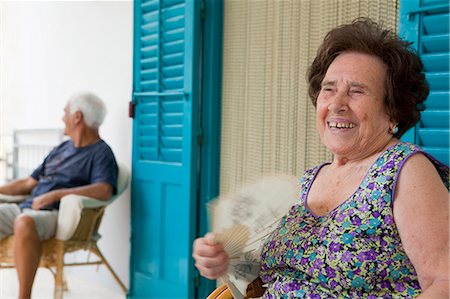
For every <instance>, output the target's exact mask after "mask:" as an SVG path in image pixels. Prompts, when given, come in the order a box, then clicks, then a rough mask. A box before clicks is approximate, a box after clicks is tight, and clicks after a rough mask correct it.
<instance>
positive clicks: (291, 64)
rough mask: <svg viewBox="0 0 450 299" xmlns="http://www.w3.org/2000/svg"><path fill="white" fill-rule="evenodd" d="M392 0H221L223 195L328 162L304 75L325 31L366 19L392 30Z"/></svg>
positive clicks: (395, 8)
mask: <svg viewBox="0 0 450 299" xmlns="http://www.w3.org/2000/svg"><path fill="white" fill-rule="evenodd" d="M397 13H398V3H397V1H396V0H352V1H350V0H279V1H276V0H224V39H223V77H222V133H221V161H220V163H221V170H220V183H221V186H220V191H221V193H223V192H227V191H230V190H231V189H233V188H235V187H236V186H238V185H240V184H241V183H242V182H245V181H249V180H252V179H254V178H256V177H258V176H261V175H262V174H268V173H288V174H294V175H297V176H300V175H301V174H302V173H303V172H304V170H305V169H307V168H309V167H312V166H314V165H317V164H319V163H323V162H325V161H330V160H331V159H332V156H331V154H330V153H329V152H328V151H327V150H326V149H325V147H324V146H323V145H322V144H321V142H320V138H319V135H318V132H317V130H316V124H315V109H314V107H313V105H312V104H311V102H310V99H309V98H308V95H307V84H306V72H307V69H308V67H309V65H310V64H311V62H312V60H313V59H314V57H315V54H316V51H317V48H318V46H319V45H320V43H321V42H322V40H323V38H324V36H325V34H326V32H328V31H329V30H330V29H331V28H333V27H335V26H337V25H340V24H344V23H349V22H351V21H352V20H353V19H355V18H357V17H360V16H364V17H370V18H372V19H373V20H375V21H379V22H382V23H383V24H384V25H385V26H386V27H389V28H391V29H393V30H396V27H397Z"/></svg>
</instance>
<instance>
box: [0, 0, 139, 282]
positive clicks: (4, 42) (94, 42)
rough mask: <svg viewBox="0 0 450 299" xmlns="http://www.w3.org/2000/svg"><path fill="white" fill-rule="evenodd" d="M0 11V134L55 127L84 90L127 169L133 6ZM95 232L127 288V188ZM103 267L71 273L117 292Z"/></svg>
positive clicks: (55, 4) (47, 4)
mask: <svg viewBox="0 0 450 299" xmlns="http://www.w3.org/2000/svg"><path fill="white" fill-rule="evenodd" d="M0 12H1V14H0V24H1V27H0V29H1V35H0V38H1V39H0V43H1V53H0V58H1V71H0V96H1V101H0V136H5V135H8V134H10V133H11V131H12V130H13V129H18V128H54V127H58V128H62V127H63V123H62V121H61V118H62V116H63V108H64V105H65V104H66V102H67V99H68V98H69V96H70V95H72V94H73V93H75V92H78V91H81V90H89V91H93V92H95V93H97V94H98V95H99V96H100V97H101V98H103V99H104V101H105V102H106V103H107V106H108V115H107V117H106V120H105V123H104V125H103V126H102V128H101V130H100V133H101V135H102V137H103V139H105V140H106V141H107V142H108V143H109V144H110V146H111V147H112V149H113V151H114V153H115V155H116V158H117V160H118V161H120V162H122V163H125V164H126V165H128V166H129V167H130V165H131V120H130V119H129V118H128V116H127V114H128V101H129V100H130V97H131V87H132V27H133V3H132V2H131V1H120V2H119V1H88V2H87V1H69V2H67V1H30V2H23V1H0ZM0 150H1V149H0ZM101 233H102V235H103V238H102V239H101V241H100V242H99V247H100V249H101V250H102V251H103V253H104V255H105V256H106V258H107V259H108V260H109V262H110V264H111V265H112V267H113V268H114V269H116V272H117V273H118V275H119V276H120V277H121V278H122V280H123V281H124V282H125V284H126V285H127V286H128V278H129V273H128V272H129V255H130V246H129V235H130V193H129V190H128V191H127V192H126V194H124V196H123V197H122V198H120V199H119V200H118V201H116V202H115V203H113V204H112V205H111V206H110V207H109V208H108V209H107V210H106V216H105V217H104V219H103V223H102V226H101ZM103 268H104V267H101V268H100V271H99V272H98V273H97V272H95V270H93V269H82V268H72V270H70V271H74V272H71V273H79V274H80V275H83V277H89V279H90V280H92V281H95V282H98V283H100V284H104V285H105V286H107V287H108V288H110V289H118V286H117V284H116V283H115V282H114V280H112V277H111V275H110V274H109V272H107V271H105V270H104V269H103ZM75 271H76V272H75ZM86 275H87V276H86ZM69 284H70V281H69Z"/></svg>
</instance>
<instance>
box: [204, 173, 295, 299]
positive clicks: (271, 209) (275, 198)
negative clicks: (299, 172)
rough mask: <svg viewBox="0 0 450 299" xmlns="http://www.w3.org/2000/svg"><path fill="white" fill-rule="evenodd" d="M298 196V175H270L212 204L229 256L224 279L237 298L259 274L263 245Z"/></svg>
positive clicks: (217, 237) (218, 238) (216, 232)
mask: <svg viewBox="0 0 450 299" xmlns="http://www.w3.org/2000/svg"><path fill="white" fill-rule="evenodd" d="M297 196H298V183H297V178H296V177H293V176H288V175H276V176H268V177H263V178H261V179H258V180H256V181H254V182H253V183H250V184H245V185H243V186H242V187H240V188H238V189H237V190H236V191H234V192H231V193H229V194H226V195H223V196H219V198H217V199H216V200H214V201H212V202H211V203H210V205H209V217H210V218H209V219H210V220H211V230H212V232H213V238H214V241H215V242H218V243H222V244H223V246H224V249H225V251H226V252H227V253H228V256H229V265H228V272H227V274H226V275H224V276H223V277H221V278H222V280H223V281H224V282H225V283H226V284H227V285H228V287H229V289H230V290H231V293H232V294H233V297H234V298H235V299H242V298H244V296H245V293H246V288H247V285H248V284H249V283H250V282H252V281H253V280H255V279H256V278H257V277H258V276H259V269H260V266H261V247H262V245H263V242H264V240H265V239H266V237H267V236H268V235H269V234H270V233H271V232H272V231H273V230H274V229H275V227H276V226H277V225H278V222H279V221H280V219H281V218H282V217H283V216H284V215H285V214H286V213H287V212H288V211H289V209H290V208H291V207H292V205H293V204H294V202H295V201H296V200H297Z"/></svg>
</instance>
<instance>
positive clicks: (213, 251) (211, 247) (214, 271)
mask: <svg viewBox="0 0 450 299" xmlns="http://www.w3.org/2000/svg"><path fill="white" fill-rule="evenodd" d="M192 257H193V258H194V259H195V266H196V267H197V269H198V270H199V272H200V274H201V275H203V276H204V277H206V278H209V279H216V278H218V277H220V276H222V275H223V274H225V273H226V271H227V268H228V255H227V253H226V252H225V250H224V249H223V246H222V245H221V244H214V243H213V242H211V240H208V239H207V238H198V239H196V240H195V241H194V250H193V254H192Z"/></svg>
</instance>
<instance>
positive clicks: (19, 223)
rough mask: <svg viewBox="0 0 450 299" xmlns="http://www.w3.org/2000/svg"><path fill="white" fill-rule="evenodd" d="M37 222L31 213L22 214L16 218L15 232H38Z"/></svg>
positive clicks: (19, 233) (20, 233)
mask: <svg viewBox="0 0 450 299" xmlns="http://www.w3.org/2000/svg"><path fill="white" fill-rule="evenodd" d="M36 233H37V231H36V224H35V223H34V220H33V218H31V217H30V216H29V215H25V214H21V215H19V216H17V217H16V219H15V220H14V234H15V235H16V236H17V235H23V234H36Z"/></svg>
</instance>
